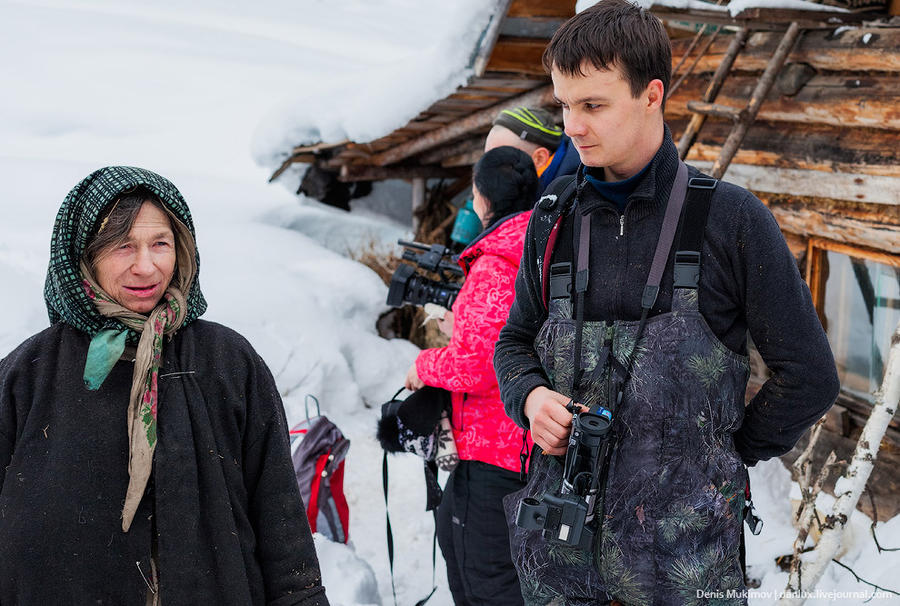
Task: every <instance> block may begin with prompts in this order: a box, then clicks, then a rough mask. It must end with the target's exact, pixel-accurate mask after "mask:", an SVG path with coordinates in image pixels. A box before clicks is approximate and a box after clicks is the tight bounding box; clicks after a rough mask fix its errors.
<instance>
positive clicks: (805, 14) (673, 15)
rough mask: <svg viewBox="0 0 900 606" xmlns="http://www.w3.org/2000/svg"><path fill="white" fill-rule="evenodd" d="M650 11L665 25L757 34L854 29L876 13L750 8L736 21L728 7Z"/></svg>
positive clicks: (658, 7) (662, 7)
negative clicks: (735, 29)
mask: <svg viewBox="0 0 900 606" xmlns="http://www.w3.org/2000/svg"><path fill="white" fill-rule="evenodd" d="M650 11H651V12H652V13H653V14H654V15H656V16H657V17H659V18H660V19H662V20H663V21H685V22H687V23H712V24H715V25H732V26H736V27H745V26H746V27H750V28H752V29H754V30H766V31H784V30H786V29H787V27H788V25H789V24H790V23H793V22H796V23H797V24H798V25H799V26H800V27H801V28H803V29H832V30H833V29H835V28H836V27H839V26H841V25H852V24H854V23H861V22H862V21H864V20H866V19H871V18H872V17H873V16H877V14H873V13H846V12H844V13H842V12H835V11H828V10H796V9H781V8H765V9H758V8H748V9H745V10H744V11H742V12H741V13H739V14H738V15H737V16H735V17H733V18H732V16H731V14H730V13H729V12H728V9H727V7H724V6H722V7H716V6H710V8H708V9H700V8H694V7H692V8H673V7H671V6H665V5H660V4H654V5H652V6H651V7H650Z"/></svg>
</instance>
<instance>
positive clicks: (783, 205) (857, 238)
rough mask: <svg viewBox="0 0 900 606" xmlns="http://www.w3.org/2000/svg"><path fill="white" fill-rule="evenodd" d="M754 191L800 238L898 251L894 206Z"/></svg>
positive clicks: (899, 212) (899, 222)
mask: <svg viewBox="0 0 900 606" xmlns="http://www.w3.org/2000/svg"><path fill="white" fill-rule="evenodd" d="M755 193H757V195H759V197H760V199H761V200H762V201H763V202H764V203H765V204H766V205H767V206H768V207H769V210H771V211H772V214H773V215H774V216H775V220H776V221H778V225H779V226H780V227H781V229H782V230H783V231H785V232H789V233H792V234H796V235H798V236H801V237H803V238H823V239H826V240H830V241H833V242H843V243H845V244H852V245H855V246H861V247H864V248H870V249H872V250H876V251H881V252H883V253H888V254H892V255H897V254H900V207H898V206H884V205H880V204H862V203H856V202H850V201H845V200H833V199H828V198H804V197H799V196H790V195H786V194H767V193H765V192H762V193H759V192H755ZM807 262H808V263H810V262H812V259H807ZM811 286H812V285H811Z"/></svg>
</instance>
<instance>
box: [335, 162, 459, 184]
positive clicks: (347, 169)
mask: <svg viewBox="0 0 900 606" xmlns="http://www.w3.org/2000/svg"><path fill="white" fill-rule="evenodd" d="M465 173H466V171H465V170H459V169H455V168H446V167H442V166H416V165H413V166H387V167H385V166H370V165H367V164H345V165H343V166H341V172H340V175H339V176H338V180H340V181H344V182H352V181H383V180H384V179H448V178H455V177H459V176H461V175H464V174H465Z"/></svg>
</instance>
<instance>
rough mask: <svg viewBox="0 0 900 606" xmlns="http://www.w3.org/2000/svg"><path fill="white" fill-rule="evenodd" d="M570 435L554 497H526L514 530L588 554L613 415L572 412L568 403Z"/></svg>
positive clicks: (607, 412)
mask: <svg viewBox="0 0 900 606" xmlns="http://www.w3.org/2000/svg"><path fill="white" fill-rule="evenodd" d="M567 408H569V409H570V411H573V416H572V432H571V433H570V434H569V445H568V447H567V448H566V462H565V465H564V467H563V482H562V487H561V488H560V490H559V492H558V493H556V494H551V493H549V492H547V493H544V494H543V495H541V496H540V497H538V498H533V497H526V498H524V499H522V501H521V502H520V503H519V509H518V511H517V512H516V526H519V527H520V528H525V529H526V530H540V531H541V534H542V536H543V537H544V538H545V539H546V540H547V541H549V542H551V543H557V544H561V545H569V546H572V547H578V548H579V549H583V550H585V551H587V550H590V548H591V544H592V542H593V540H594V530H593V528H591V526H590V524H591V522H592V521H593V519H594V503H595V501H596V499H597V495H598V494H599V492H600V478H601V476H602V475H603V473H602V472H603V469H602V467H603V465H604V464H605V459H606V456H605V454H606V452H607V448H606V447H607V446H608V444H609V442H610V440H609V429H610V427H611V426H612V413H611V412H610V411H609V410H607V409H606V408H603V407H602V406H601V407H599V408H598V409H597V411H596V412H575V411H576V408H575V406H574V405H573V404H572V403H571V402H570V404H569V407H567Z"/></svg>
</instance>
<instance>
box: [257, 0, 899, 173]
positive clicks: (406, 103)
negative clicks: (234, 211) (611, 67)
mask: <svg viewBox="0 0 900 606" xmlns="http://www.w3.org/2000/svg"><path fill="white" fill-rule="evenodd" d="M855 1H857V0H849V2H848V4H852V3H853V2H855ZM640 3H641V4H643V5H644V6H647V7H649V8H650V10H652V11H653V12H654V13H655V14H657V15H658V16H659V17H660V18H662V19H664V20H671V21H673V22H675V21H677V22H682V23H684V22H687V23H695V24H698V25H697V27H701V28H702V27H703V24H716V25H719V26H721V25H727V26H729V27H731V28H735V29H736V28H739V27H747V28H750V29H752V30H754V31H763V32H765V31H779V30H780V31H783V30H784V29H785V28H786V27H787V24H789V23H790V22H794V21H796V22H798V23H799V24H800V25H801V27H802V28H803V29H805V30H811V29H819V30H822V31H823V32H826V34H825V35H826V36H827V34H828V32H835V31H836V30H837V28H838V27H839V26H844V25H847V24H859V23H860V22H861V21H862V20H863V19H865V18H866V17H867V16H871V13H866V14H860V13H859V12H855V11H854V12H848V11H847V10H845V9H842V8H837V7H833V6H824V5H822V4H816V3H813V2H808V1H805V0H734V1H733V2H731V3H730V4H729V5H727V6H718V5H716V4H713V3H711V2H701V1H698V0H656V1H651V0H641V1H640ZM459 4H460V5H461V6H463V8H461V9H460V12H458V13H454V15H453V16H452V18H450V17H449V16H448V17H447V18H446V19H445V25H444V26H442V27H441V28H436V29H435V31H434V32H432V33H431V37H433V38H434V39H435V40H436V42H435V43H434V45H432V46H427V47H425V48H424V49H423V52H422V55H423V57H425V58H426V59H427V61H426V62H427V63H428V69H424V70H423V69H418V66H416V65H412V66H407V65H404V66H402V67H399V68H397V69H396V70H394V71H391V70H383V71H382V72H381V73H378V74H373V82H378V83H380V84H379V85H378V86H379V87H380V89H379V90H380V91H381V94H380V95H378V94H373V95H370V94H369V93H368V89H366V87H365V86H362V87H360V86H358V85H354V87H353V88H352V89H348V92H347V94H345V95H342V94H341V93H343V92H345V91H338V93H337V94H334V93H327V92H325V91H322V92H321V93H319V99H320V101H319V103H322V104H338V105H339V107H340V106H343V105H346V104H348V103H351V104H353V103H357V104H360V103H361V104H363V105H364V106H365V109H364V111H363V110H362V108H361V107H357V108H354V109H357V110H358V111H356V112H355V113H352V115H351V116H342V112H341V111H337V112H335V111H334V109H333V108H332V109H331V110H330V111H329V112H325V114H327V115H328V116H330V123H329V124H326V125H322V124H319V123H318V118H317V114H316V112H315V111H314V108H312V107H310V106H309V104H307V103H294V104H293V105H292V109H291V110H290V111H288V112H285V111H280V112H279V111H276V112H275V113H273V114H272V115H271V116H270V117H269V119H267V121H266V122H265V123H264V125H263V126H262V127H261V128H260V130H259V132H258V136H257V152H256V156H257V160H258V161H259V162H260V163H261V164H263V165H266V166H269V167H271V168H272V169H273V170H274V171H275V173H274V175H273V179H274V178H276V177H277V176H278V175H279V174H280V173H281V172H282V171H284V170H285V169H287V168H288V167H290V166H291V165H293V164H295V163H306V164H314V165H315V166H316V167H317V168H318V169H320V170H323V171H328V172H332V173H334V174H336V175H338V178H339V179H340V180H341V181H346V182H353V181H367V180H380V179H386V178H414V177H442V176H455V175H460V174H465V173H466V172H467V170H468V167H469V166H471V164H472V163H473V162H474V161H475V160H477V158H478V156H479V155H480V150H481V148H482V145H483V137H484V134H485V133H486V131H487V130H488V129H489V127H490V125H491V122H492V120H493V118H494V116H495V115H496V114H497V112H498V111H499V110H500V109H503V108H504V107H510V106H515V105H526V106H545V107H550V106H552V90H551V88H550V86H549V78H548V77H547V75H546V74H545V73H544V70H543V67H542V65H541V60H540V59H541V54H542V52H543V50H544V47H545V46H546V44H547V42H548V41H549V39H550V37H551V36H552V34H553V32H554V31H555V30H556V29H557V28H558V27H559V25H561V24H562V23H563V22H564V21H565V20H566V19H567V18H569V17H571V16H572V15H574V14H575V11H576V4H575V3H574V2H572V1H571V0H567V1H556V2H552V1H546V2H538V1H536V0H497V2H496V3H494V2H492V3H483V2H482V3H478V4H477V6H476V4H472V3H459ZM590 4H592V2H579V3H578V5H577V8H584V7H585V6H588V5H590ZM486 5H489V9H485V8H484V7H485V6H486ZM445 29H446V31H445ZM708 31H712V29H709V30H708ZM892 31H894V32H896V28H894V30H892ZM895 36H896V33H894V34H890V35H889V36H888V37H889V38H890V39H892V40H893V39H894V37H895ZM728 37H729V36H727V35H723V36H720V38H719V46H721V45H723V44H724V45H727V38H728ZM776 42H777V41H776ZM895 42H896V40H895ZM889 44H892V43H889ZM685 46H686V45H681V46H679V44H678V41H676V54H677V53H678V52H679V49H681V51H683V50H684V48H685ZM838 46H839V45H838ZM856 46H857V47H863V48H862V52H863V53H865V52H866V51H867V50H871V51H872V52H874V53H875V54H877V55H878V56H879V57H880V56H883V55H884V50H885V49H884V48H882V47H879V48H878V49H875V48H874V47H867V45H865V44H857V45H856ZM450 48H452V49H454V52H453V53H451V54H447V59H446V60H444V58H443V55H441V53H445V54H446V53H447V52H448V49H450ZM461 48H462V50H461ZM714 48H718V47H714ZM463 51H464V52H463ZM840 52H842V53H843V54H842V57H844V59H842V60H846V59H849V58H851V57H854V60H855V53H856V51H855V49H850V48H846V49H843V50H842V51H840ZM825 54H827V53H825ZM801 55H802V53H801ZM893 56H894V59H896V52H894V53H893ZM438 57H441V58H440V59H437V58H438ZM801 60H802V59H801ZM714 69H715V68H714V67H713V70H714ZM826 69H834V67H833V66H831V67H826ZM849 69H853V68H849ZM856 69H866V68H859V67H857V68H856ZM891 70H893V68H891ZM891 70H889V71H891ZM701 73H702V72H701V71H700V70H698V71H697V72H696V75H697V76H699V75H700V74H701ZM422 74H427V77H426V76H423V75H422ZM704 77H705V78H707V79H708V78H709V75H708V73H707V75H706V76H704ZM692 78H694V77H693V76H692ZM694 79H695V80H696V78H694ZM385 81H391V82H393V83H394V88H393V89H392V88H391V87H385V86H384V84H383V83H384V82H385ZM698 81H699V80H698ZM692 82H693V80H691V81H688V82H687V83H686V86H685V90H690V86H689V85H690V84H691V83H692ZM373 88H375V87H373ZM360 89H362V90H360ZM385 90H388V91H391V94H390V96H389V98H384V97H385V95H384V94H383V93H384V91H385ZM695 92H696V91H692V94H693V93H695ZM859 92H861V91H857V93H859ZM699 97H700V95H699V94H695V95H694V98H699ZM682 104H683V103H682ZM674 105H677V104H674ZM802 113H803V112H799V113H796V112H795V114H792V117H791V118H789V119H790V120H795V119H797V118H798V117H799V116H800V114H802ZM876 113H877V112H876ZM335 117H337V120H335V119H334V118H335ZM667 117H668V115H667ZM836 119H843V117H840V118H836ZM861 119H862V120H863V122H864V121H865V120H867V119H869V118H868V117H865V116H863V117H861ZM871 119H872V121H873V125H874V123H875V122H883V116H881V115H880V114H879V115H873V116H872V118H871ZM861 125H864V124H863V123H861ZM882 125H883V124H882Z"/></svg>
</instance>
